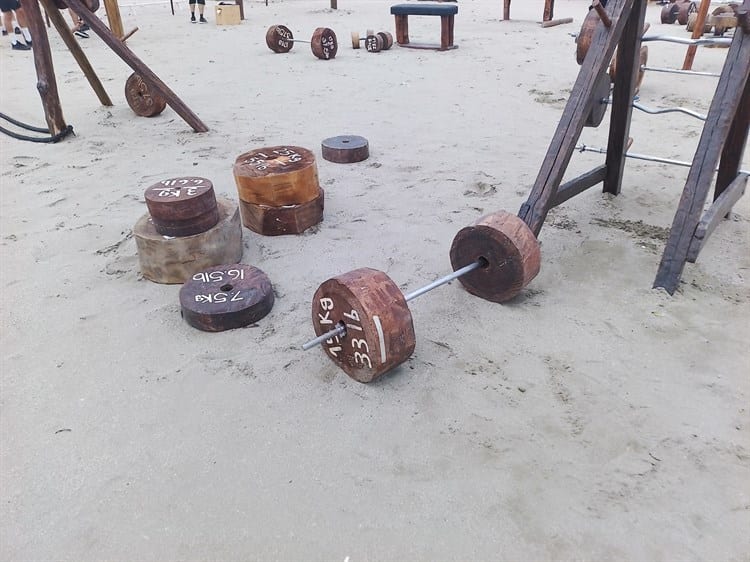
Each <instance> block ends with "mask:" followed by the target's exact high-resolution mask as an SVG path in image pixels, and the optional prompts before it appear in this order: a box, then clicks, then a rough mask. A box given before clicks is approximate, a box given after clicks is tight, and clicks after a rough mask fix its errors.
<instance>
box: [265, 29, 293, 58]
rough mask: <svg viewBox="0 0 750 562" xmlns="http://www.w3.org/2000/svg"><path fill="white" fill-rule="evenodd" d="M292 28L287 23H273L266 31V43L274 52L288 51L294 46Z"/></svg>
mask: <svg viewBox="0 0 750 562" xmlns="http://www.w3.org/2000/svg"><path fill="white" fill-rule="evenodd" d="M293 40H294V35H293V34H292V30H291V29H289V28H288V27H287V26H285V25H272V26H271V27H269V28H268V31H266V45H268V48H269V49H271V50H272V51H273V52H274V53H288V52H289V51H291V50H292V47H294V41H293Z"/></svg>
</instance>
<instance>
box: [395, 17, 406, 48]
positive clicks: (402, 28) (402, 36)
mask: <svg viewBox="0 0 750 562" xmlns="http://www.w3.org/2000/svg"><path fill="white" fill-rule="evenodd" d="M396 43H398V44H399V45H406V44H408V43H409V16H404V15H397V16H396Z"/></svg>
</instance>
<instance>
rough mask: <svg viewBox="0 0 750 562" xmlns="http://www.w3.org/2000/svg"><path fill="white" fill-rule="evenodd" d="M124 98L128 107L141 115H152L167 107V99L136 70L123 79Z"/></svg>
mask: <svg viewBox="0 0 750 562" xmlns="http://www.w3.org/2000/svg"><path fill="white" fill-rule="evenodd" d="M125 99H126V100H127V102H128V105H129V106H130V109H132V110H133V111H134V112H135V114H136V115H140V116H141V117H154V116H156V115H159V114H160V113H161V112H162V111H164V108H165V107H167V100H165V99H164V98H163V97H162V96H161V95H160V94H159V93H158V92H156V91H154V90H153V88H151V87H150V86H149V85H148V84H147V83H146V82H145V81H144V80H143V77H141V75H140V74H138V73H137V72H134V73H133V74H131V75H130V76H129V77H128V79H127V80H126V81H125Z"/></svg>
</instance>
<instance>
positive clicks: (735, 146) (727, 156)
mask: <svg viewBox="0 0 750 562" xmlns="http://www.w3.org/2000/svg"><path fill="white" fill-rule="evenodd" d="M749 127H750V79H748V80H747V82H746V83H745V91H744V93H743V94H742V99H741V100H740V107H739V109H738V110H737V114H736V115H735V116H734V120H733V121H732V126H731V128H730V129H729V135H728V136H727V141H726V142H725V143H724V150H722V151H721V161H720V163H719V173H718V174H717V175H716V187H715V188H714V201H716V200H717V199H718V198H719V196H720V195H721V194H722V192H723V191H724V190H725V189H726V188H727V187H728V186H729V184H730V183H732V182H733V181H734V178H736V177H737V174H739V173H740V165H741V163H742V155H743V154H744V152H745V146H746V145H747V136H748V128H749Z"/></svg>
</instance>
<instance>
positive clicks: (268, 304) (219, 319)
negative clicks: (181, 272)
mask: <svg viewBox="0 0 750 562" xmlns="http://www.w3.org/2000/svg"><path fill="white" fill-rule="evenodd" d="M273 303H274V294H273V287H272V286H271V281H270V280H269V279H268V276H267V275H266V274H265V273H263V272H262V271H261V270H260V269H258V268H257V267H253V266H251V265H245V264H241V263H238V264H233V265H220V266H218V267H212V268H210V269H206V270H204V271H201V272H198V273H195V274H194V275H193V276H192V277H191V278H190V279H189V280H188V281H187V282H186V283H185V284H184V285H183V286H182V288H181V289H180V305H181V307H182V317H183V318H184V319H185V321H186V322H187V323H188V324H190V325H191V326H193V327H194V328H198V329H199V330H203V331H205V332H222V331H224V330H231V329H233V328H242V327H244V326H249V325H250V324H254V323H255V322H257V321H258V320H260V319H261V318H263V317H264V316H266V315H267V314H268V313H269V312H270V311H271V308H272V307H273Z"/></svg>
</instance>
